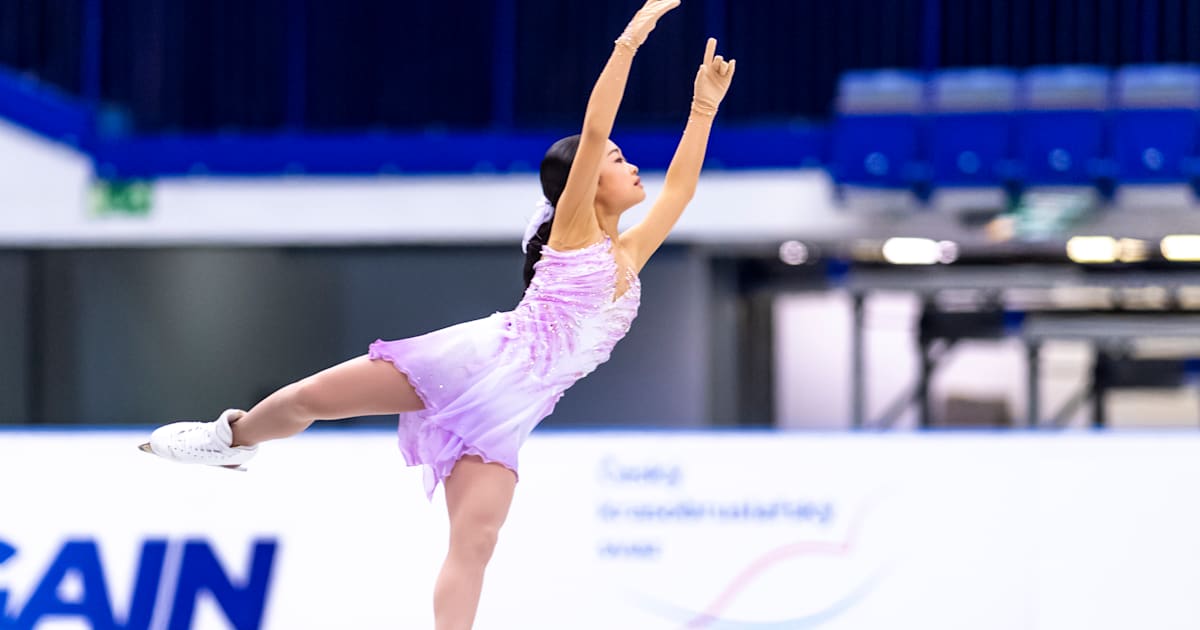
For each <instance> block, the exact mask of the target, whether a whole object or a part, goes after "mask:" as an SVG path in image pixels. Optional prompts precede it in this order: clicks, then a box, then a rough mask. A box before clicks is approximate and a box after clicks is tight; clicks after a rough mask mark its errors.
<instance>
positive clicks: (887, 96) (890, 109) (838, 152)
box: [831, 70, 925, 188]
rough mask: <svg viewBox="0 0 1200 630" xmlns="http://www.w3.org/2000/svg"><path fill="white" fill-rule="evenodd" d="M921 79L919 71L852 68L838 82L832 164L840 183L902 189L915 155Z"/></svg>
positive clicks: (909, 181) (917, 151) (909, 177)
mask: <svg viewBox="0 0 1200 630" xmlns="http://www.w3.org/2000/svg"><path fill="white" fill-rule="evenodd" d="M924 93H925V81H924V78H923V77H922V76H921V74H919V73H915V72H906V71H897V70H873V71H854V72H848V73H846V74H844V75H842V78H841V81H840V82H839V84H838V96H837V104H836V107H835V109H836V120H835V121H834V128H833V150H832V164H831V170H832V171H833V175H834V178H835V179H836V180H837V181H838V183H840V184H849V185H856V186H869V187H879V188H907V187H909V186H910V185H911V184H912V180H913V173H912V169H913V166H914V164H916V163H917V162H918V160H919V159H920V153H921V151H920V143H919V133H918V129H919V118H918V117H919V116H920V114H921V113H922V111H923V104H924Z"/></svg>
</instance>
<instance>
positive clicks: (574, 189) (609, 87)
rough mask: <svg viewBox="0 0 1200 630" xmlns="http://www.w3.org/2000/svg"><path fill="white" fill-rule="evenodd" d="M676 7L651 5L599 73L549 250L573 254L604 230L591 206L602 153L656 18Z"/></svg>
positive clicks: (669, 0)
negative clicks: (641, 49) (630, 72)
mask: <svg viewBox="0 0 1200 630" xmlns="http://www.w3.org/2000/svg"><path fill="white" fill-rule="evenodd" d="M677 6H679V0H647V2H646V4H645V5H643V6H642V8H641V10H639V11H638V12H637V14H636V15H634V16H633V19H632V20H631V21H630V22H629V25H628V26H626V27H625V32H624V33H622V34H621V36H620V37H619V38H617V41H616V43H615V45H614V46H613V52H612V56H610V57H609V59H608V63H607V64H606V65H605V66H604V71H603V72H601V73H600V78H599V79H597V81H596V86H595V87H594V88H592V96H591V98H590V99H589V100H588V105H587V112H586V113H585V114H584V117H583V130H582V131H581V132H580V139H579V149H578V150H577V151H576V153H575V161H574V162H573V163H572V165H571V173H570V175H568V176H567V184H566V187H565V188H564V189H563V193H562V197H560V198H559V200H558V205H557V206H556V207H555V209H554V227H553V228H552V229H551V231H550V246H551V247H554V248H555V249H574V248H578V247H583V246H585V245H589V244H591V243H592V242H593V241H595V240H596V239H597V238H598V237H599V234H600V225H599V223H598V222H597V220H596V212H595V208H593V207H592V204H593V201H594V200H595V198H596V186H597V183H598V182H599V178H600V164H601V161H602V159H603V158H604V149H605V147H606V146H607V143H608V136H609V135H610V134H611V133H612V127H613V121H614V120H616V118H617V109H618V108H620V106H621V98H622V97H623V96H624V95H625V82H626V80H627V79H628V78H629V68H630V66H631V65H632V64H633V57H634V55H635V54H636V53H637V49H638V48H639V47H640V46H641V45H642V44H643V43H644V42H645V41H646V37H648V36H649V35H650V32H651V31H653V30H654V27H655V25H657V24H658V19H659V18H661V17H662V16H663V15H665V14H666V13H667V12H668V11H670V10H671V9H674V8H675V7H677Z"/></svg>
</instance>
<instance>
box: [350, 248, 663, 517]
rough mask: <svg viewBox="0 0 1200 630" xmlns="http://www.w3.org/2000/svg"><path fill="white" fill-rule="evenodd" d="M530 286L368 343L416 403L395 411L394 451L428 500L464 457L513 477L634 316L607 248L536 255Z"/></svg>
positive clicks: (630, 281) (636, 293) (637, 293)
mask: <svg viewBox="0 0 1200 630" xmlns="http://www.w3.org/2000/svg"><path fill="white" fill-rule="evenodd" d="M534 269H535V273H534V278H533V282H532V283H531V284H530V286H529V289H528V290H527V291H526V292H525V296H524V298H522V300H521V302H520V304H518V305H517V307H516V308H515V309H513V310H511V311H508V312H504V313H495V314H493V315H491V316H490V317H485V318H483V319H478V320H475V321H470V322H466V323H462V324H458V325H455V326H451V327H449V328H443V329H441V330H437V331H434V332H431V333H428V334H425V335H421V336H419V337H412V338H408V339H398V340H395V341H382V340H378V341H376V342H375V343H373V344H371V347H370V353H369V356H370V358H371V359H377V360H386V361H390V362H391V363H392V365H395V366H396V369H398V370H400V372H402V373H404V374H405V375H406V376H408V380H409V382H410V383H411V384H412V386H413V388H414V389H415V390H416V392H417V395H418V396H420V397H421V400H422V401H423V402H424V403H425V408H424V409H423V410H421V411H414V412H410V413H402V414H400V423H399V441H400V451H401V452H402V453H403V454H404V459H405V460H406V461H407V462H408V465H409V466H424V467H425V491H426V494H427V495H428V496H429V497H430V498H432V497H433V492H434V490H435V489H436V488H437V485H438V484H439V483H441V482H442V481H443V480H445V479H446V477H448V476H450V473H451V471H453V469H454V465H455V464H456V463H457V462H458V460H459V459H460V458H462V457H463V456H466V455H476V456H478V457H480V458H481V459H483V461H485V462H494V463H498V464H502V465H504V466H505V467H507V468H509V469H510V470H512V471H513V472H514V473H516V472H517V454H518V452H519V451H520V448H521V445H522V444H524V443H525V440H526V438H528V437H529V434H530V432H531V431H533V428H534V427H535V426H537V424H538V423H539V422H541V421H542V419H543V418H545V417H546V416H548V415H550V412H552V411H553V410H554V406H555V404H556V403H557V402H558V400H559V399H560V398H561V397H562V395H563V392H565V391H566V390H567V388H569V387H570V386H571V385H573V384H574V383H575V382H577V381H578V380H579V379H581V378H583V377H584V376H586V375H587V374H589V373H591V372H592V371H593V370H595V369H596V367H597V366H599V365H600V364H601V363H603V362H604V361H607V360H608V357H609V355H610V353H611V352H612V349H613V347H614V346H615V345H616V343H617V342H618V341H620V340H621V338H622V337H624V336H625V333H626V332H628V330H629V326H630V324H631V323H632V322H633V319H634V317H636V316H637V310H638V305H639V303H640V300H641V284H640V283H639V281H638V279H637V276H636V275H634V274H633V273H632V272H626V275H625V280H626V282H625V283H622V284H624V285H625V286H622V287H621V289H620V290H621V291H623V293H621V294H620V295H618V294H617V292H618V282H617V278H618V273H619V272H618V267H617V264H616V261H615V260H614V259H613V256H612V250H611V242H610V241H609V239H607V238H606V239H605V240H603V241H600V242H599V243H596V244H594V245H591V246H589V247H585V248H583V249H577V250H571V251H567V252H558V251H555V250H553V249H550V248H549V247H544V248H543V249H542V258H541V260H539V261H538V263H537V264H536V265H535V266H534Z"/></svg>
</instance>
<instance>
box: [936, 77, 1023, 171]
mask: <svg viewBox="0 0 1200 630" xmlns="http://www.w3.org/2000/svg"><path fill="white" fill-rule="evenodd" d="M930 83H931V90H930V105H929V109H930V121H929V161H930V169H931V171H930V172H931V176H932V183H933V185H934V186H999V185H1003V184H1005V183H1006V180H1007V179H1008V178H1009V173H1008V172H1007V171H1008V169H1007V168H1006V167H1007V166H1008V165H1009V163H1010V159H1011V158H1012V137H1013V130H1014V129H1013V122H1014V120H1015V118H1014V115H1013V111H1014V110H1015V109H1016V106H1017V74H1016V73H1015V72H1014V71H1012V70H1009V69H1006V68H969V69H953V70H942V71H940V72H938V73H936V74H935V75H934V76H933V77H932V79H931V81H930Z"/></svg>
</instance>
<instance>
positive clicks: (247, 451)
mask: <svg viewBox="0 0 1200 630" xmlns="http://www.w3.org/2000/svg"><path fill="white" fill-rule="evenodd" d="M244 413H246V412H244V411H241V410H239V409H226V410H225V412H224V413H222V414H221V417H219V418H217V420H216V421H215V422H173V423H171V424H168V425H164V426H161V427H159V428H157V429H155V430H154V432H153V433H151V434H150V441H149V442H146V443H145V444H142V445H141V446H139V447H138V448H140V449H141V450H143V451H145V452H147V453H152V454H154V455H158V456H159V457H162V458H164V459H169V460H171V461H173V462H179V463H182V464H208V465H209V466H221V467H223V468H233V469H237V470H244V468H243V464H245V463H246V462H248V461H250V458H251V457H254V454H255V453H256V452H258V447H257V446H230V445H231V444H232V443H233V429H232V428H231V427H230V426H229V420H230V418H236V417H237V416H240V415H241V414H244Z"/></svg>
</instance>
